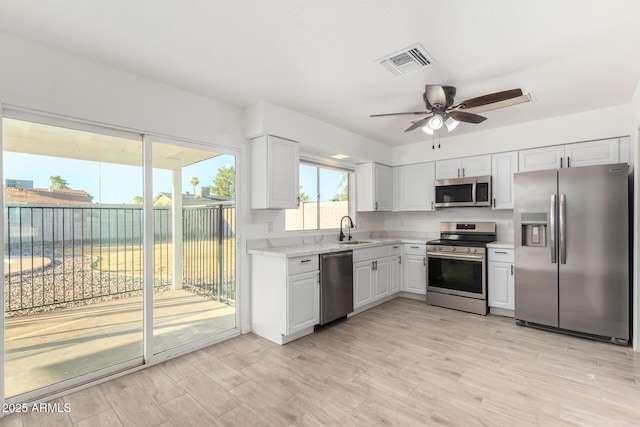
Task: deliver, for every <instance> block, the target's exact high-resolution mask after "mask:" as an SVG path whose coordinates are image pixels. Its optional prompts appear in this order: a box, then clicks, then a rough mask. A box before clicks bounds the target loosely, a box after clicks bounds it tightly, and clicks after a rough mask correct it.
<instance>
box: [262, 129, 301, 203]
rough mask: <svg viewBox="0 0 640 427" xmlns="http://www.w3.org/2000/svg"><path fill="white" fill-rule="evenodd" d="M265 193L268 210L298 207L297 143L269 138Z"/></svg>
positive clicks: (298, 159)
mask: <svg viewBox="0 0 640 427" xmlns="http://www.w3.org/2000/svg"><path fill="white" fill-rule="evenodd" d="M268 138H269V140H268V141H269V144H268V152H267V158H268V162H267V164H268V166H267V186H268V187H267V191H268V193H269V208H282V209H289V208H297V207H298V194H299V191H300V190H299V187H298V174H299V173H300V170H299V166H300V164H299V163H300V152H299V148H298V143H297V142H292V141H288V140H286V139H282V138H278V137H275V136H269V137H268Z"/></svg>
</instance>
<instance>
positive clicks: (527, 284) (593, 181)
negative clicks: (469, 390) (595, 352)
mask: <svg viewBox="0 0 640 427" xmlns="http://www.w3.org/2000/svg"><path fill="white" fill-rule="evenodd" d="M514 185H515V199H514V200H515V208H514V231H515V317H516V322H517V323H518V324H521V325H522V324H525V325H528V326H536V327H546V328H554V329H557V330H559V331H561V332H567V333H576V334H584V335H587V336H590V337H593V338H597V339H604V340H609V341H612V342H615V343H617V344H627V343H628V341H629V338H630V321H629V313H630V306H629V304H630V288H629V210H628V207H629V193H628V166H627V165H626V164H615V165H602V166H584V167H575V168H566V169H554V170H543V171H535V172H522V173H516V174H515V175H514Z"/></svg>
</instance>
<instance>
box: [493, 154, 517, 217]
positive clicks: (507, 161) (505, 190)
mask: <svg viewBox="0 0 640 427" xmlns="http://www.w3.org/2000/svg"><path fill="white" fill-rule="evenodd" d="M491 168H492V171H491V185H492V192H493V208H494V209H513V174H514V173H516V172H518V152H517V151H511V152H508V153H499V154H494V155H493V156H492V159H491Z"/></svg>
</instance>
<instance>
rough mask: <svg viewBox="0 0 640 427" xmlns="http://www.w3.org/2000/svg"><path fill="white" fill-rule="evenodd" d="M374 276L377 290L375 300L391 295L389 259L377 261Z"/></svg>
mask: <svg viewBox="0 0 640 427" xmlns="http://www.w3.org/2000/svg"><path fill="white" fill-rule="evenodd" d="M373 275H374V280H373V284H374V288H375V294H374V297H373V299H374V300H377V299H380V298H382V297H386V296H387V295H389V288H390V281H391V280H390V279H391V263H390V261H389V258H388V257H387V258H380V259H377V260H375V270H374V274H373Z"/></svg>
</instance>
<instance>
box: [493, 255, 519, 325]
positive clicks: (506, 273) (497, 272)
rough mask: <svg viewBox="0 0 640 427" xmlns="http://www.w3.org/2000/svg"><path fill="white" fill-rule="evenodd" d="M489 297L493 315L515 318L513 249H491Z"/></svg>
mask: <svg viewBox="0 0 640 427" xmlns="http://www.w3.org/2000/svg"><path fill="white" fill-rule="evenodd" d="M487 265H488V272H487V276H488V282H489V283H488V290H487V292H488V295H487V299H488V302H489V308H490V310H491V313H492V314H499V315H503V316H511V317H513V310H514V308H515V297H514V256H513V249H493V248H489V256H488V262H487Z"/></svg>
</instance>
